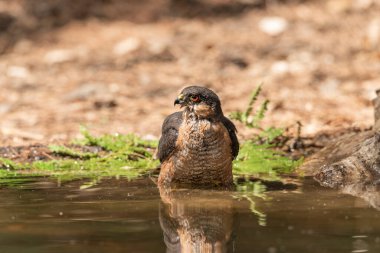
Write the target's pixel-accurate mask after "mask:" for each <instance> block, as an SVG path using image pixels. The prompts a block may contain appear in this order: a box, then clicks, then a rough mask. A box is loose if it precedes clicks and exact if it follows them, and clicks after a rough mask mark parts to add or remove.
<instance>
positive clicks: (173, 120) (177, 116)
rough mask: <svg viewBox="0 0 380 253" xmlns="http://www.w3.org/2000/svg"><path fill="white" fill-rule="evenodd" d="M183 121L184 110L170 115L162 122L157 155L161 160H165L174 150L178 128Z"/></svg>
mask: <svg viewBox="0 0 380 253" xmlns="http://www.w3.org/2000/svg"><path fill="white" fill-rule="evenodd" d="M181 123H182V111H181V112H175V113H173V114H171V115H169V116H168V117H167V118H166V119H165V121H164V123H163V124H162V133H161V138H160V141H159V143H158V152H157V156H158V159H160V162H163V161H165V160H166V159H167V158H168V157H169V155H170V154H171V153H172V152H173V151H174V148H175V144H176V141H177V137H178V128H179V126H180V125H181Z"/></svg>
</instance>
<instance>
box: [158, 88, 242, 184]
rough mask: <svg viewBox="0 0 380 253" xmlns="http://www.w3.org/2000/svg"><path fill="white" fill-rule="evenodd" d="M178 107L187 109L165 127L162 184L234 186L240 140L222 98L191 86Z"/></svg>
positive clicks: (161, 149) (161, 148)
mask: <svg viewBox="0 0 380 253" xmlns="http://www.w3.org/2000/svg"><path fill="white" fill-rule="evenodd" d="M177 104H178V105H180V106H181V108H184V110H183V111H179V112H175V113H173V114H171V115H169V116H168V117H167V118H166V119H165V121H164V123H163V125H162V135H161V138H160V141H159V144H158V153H157V155H158V158H159V159H160V162H161V171H160V175H159V178H158V184H159V185H170V184H172V183H175V184H188V185H198V186H214V185H215V186H228V185H231V184H232V161H233V160H234V159H235V158H236V156H237V155H238V152H239V141H238V138H237V136H236V132H237V130H236V127H235V125H234V124H233V123H232V122H231V121H230V120H229V119H228V118H226V117H225V116H224V115H223V111H222V107H221V103H220V100H219V97H218V96H217V95H216V94H215V93H214V92H213V91H212V90H210V89H207V88H205V87H200V86H189V87H186V88H185V89H183V90H182V92H181V93H180V95H179V96H178V97H177V99H176V100H175V101H174V105H177Z"/></svg>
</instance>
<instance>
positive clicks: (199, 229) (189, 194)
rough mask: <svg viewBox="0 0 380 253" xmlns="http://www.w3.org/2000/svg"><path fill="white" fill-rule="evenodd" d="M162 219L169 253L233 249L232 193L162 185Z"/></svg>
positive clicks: (200, 252)
mask: <svg viewBox="0 0 380 253" xmlns="http://www.w3.org/2000/svg"><path fill="white" fill-rule="evenodd" d="M160 196H161V203H160V209H159V218H160V224H161V228H162V230H163V232H164V240H165V244H166V247H167V251H166V252H168V253H174V252H181V253H193V252H194V253H195V252H197V253H198V252H199V253H211V252H215V253H223V252H234V249H233V248H234V239H233V230H234V226H235V224H236V222H235V221H234V202H235V204H236V200H234V198H233V197H232V195H231V192H226V191H217V190H207V191H205V190H199V189H191V190H189V189H171V188H163V187H160Z"/></svg>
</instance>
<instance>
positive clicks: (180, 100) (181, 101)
mask: <svg viewBox="0 0 380 253" xmlns="http://www.w3.org/2000/svg"><path fill="white" fill-rule="evenodd" d="M184 98H185V96H184V95H183V94H179V96H178V97H177V98H176V100H174V106H175V105H181V107H182V106H183V104H184V103H185V100H184Z"/></svg>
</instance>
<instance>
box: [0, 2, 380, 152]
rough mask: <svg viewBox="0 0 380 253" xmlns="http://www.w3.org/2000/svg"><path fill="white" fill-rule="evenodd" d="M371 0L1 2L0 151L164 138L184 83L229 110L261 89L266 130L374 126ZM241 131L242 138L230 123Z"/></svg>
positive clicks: (379, 33)
mask: <svg viewBox="0 0 380 253" xmlns="http://www.w3.org/2000/svg"><path fill="white" fill-rule="evenodd" d="M379 13H380V3H379V1H376V0H332V1H277V2H276V1H266V2H264V1H248V0H245V1H243V0H241V1H237V0H235V1H233V0H202V1H201V2H197V1H194V0H193V1H191V0H190V1H189V0H172V1H169V0H139V1H137V0H130V1H121V0H114V1H112V0H102V1H100V0H96V1H88V0H83V1H73V0H65V1H63V0H49V1H37V0H12V1H8V0H0V52H1V55H0V73H1V74H0V141H1V145H2V146H4V145H8V144H11V145H19V144H29V143H36V142H40V143H48V142H52V141H58V142H64V141H67V140H69V139H72V138H74V137H76V136H77V135H78V133H79V126H80V125H81V124H83V125H86V126H87V127H88V128H89V129H90V131H91V132H94V133H111V132H120V133H128V132H136V133H139V134H140V135H142V136H155V137H158V136H159V134H160V128H161V124H162V121H163V119H164V118H165V117H166V116H167V115H168V114H170V113H172V112H174V111H175V110H177V109H178V108H174V107H173V101H174V99H175V97H176V95H177V94H178V92H179V91H180V90H181V88H182V87H184V86H186V85H188V84H203V85H206V86H208V87H211V88H212V89H214V90H215V91H216V92H217V93H218V94H219V95H220V97H221V99H222V103H223V109H224V112H225V113H226V114H229V113H230V112H232V111H235V110H243V109H244V108H245V106H246V103H247V101H248V98H249V95H250V93H251V91H252V90H253V89H254V88H255V87H256V86H257V85H258V84H259V83H262V82H263V83H264V91H263V97H265V98H268V99H270V101H271V103H270V111H269V113H268V116H267V117H266V119H265V122H264V123H265V124H266V125H276V126H279V127H281V126H288V125H291V124H294V123H295V122H296V121H301V122H302V123H303V125H304V128H303V134H306V135H314V134H315V133H316V132H318V131H321V130H336V129H339V128H345V127H350V126H353V125H354V126H362V127H366V126H370V125H371V124H372V122H373V115H372V114H373V110H372V103H371V99H372V98H374V97H375V92H374V91H375V90H376V89H377V88H380V18H379V17H380V16H379ZM238 128H239V129H240V134H241V135H243V136H244V135H247V133H246V131H245V130H242V129H243V127H242V126H238Z"/></svg>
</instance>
